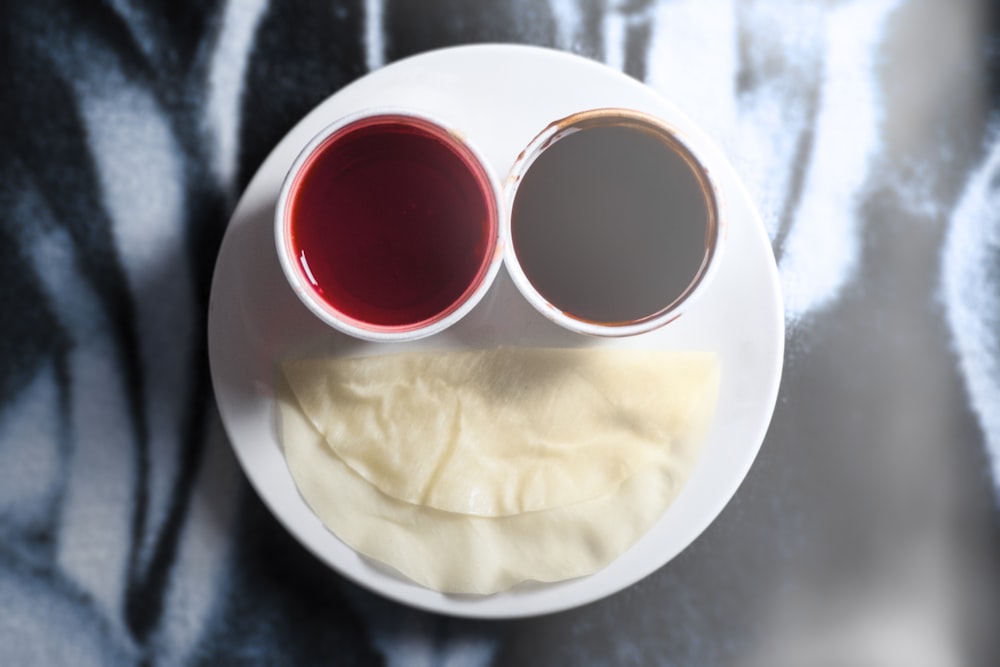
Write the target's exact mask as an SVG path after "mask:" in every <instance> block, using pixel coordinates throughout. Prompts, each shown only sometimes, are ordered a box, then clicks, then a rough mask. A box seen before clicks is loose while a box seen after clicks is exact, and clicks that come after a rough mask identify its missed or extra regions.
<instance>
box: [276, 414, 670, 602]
mask: <svg viewBox="0 0 1000 667" xmlns="http://www.w3.org/2000/svg"><path fill="white" fill-rule="evenodd" d="M278 404H279V409H280V419H281V434H282V442H283V444H284V449H285V457H286V459H287V461H288V467H289V470H290V471H291V473H292V477H293V478H294V479H295V483H296V485H297V486H298V488H299V492H300V493H301V494H302V497H303V498H304V499H305V501H306V502H307V503H308V504H309V506H310V507H311V508H312V510H313V512H314V513H315V514H316V515H317V516H318V517H319V519H320V520H321V521H322V522H323V523H324V525H326V527H327V528H328V529H330V530H331V531H332V532H333V533H334V534H336V535H337V537H339V538H340V539H341V540H342V541H343V542H345V543H346V544H347V545H348V546H350V547H351V548H353V549H354V550H355V551H357V552H359V553H360V554H363V555H365V556H368V557H369V558H372V559H375V560H377V561H380V562H381V563H383V564H385V565H388V566H390V567H391V568H393V569H395V570H396V571H398V572H400V573H402V574H403V575H404V576H406V577H408V578H409V579H411V580H413V581H414V582H416V583H418V584H420V585H422V586H426V587H428V588H431V589H433V590H437V591H441V592H444V593H464V594H480V595H484V594H490V593H496V592H499V591H503V590H506V589H508V588H510V587H511V586H514V585H515V584H517V583H519V582H522V581H540V582H548V581H558V580H563V579H568V578H572V577H579V576H583V575H586V574H590V573H592V572H594V571H596V570H598V569H599V568H601V567H603V566H604V565H606V564H607V563H609V562H610V561H611V560H613V559H614V558H616V557H617V556H618V555H620V554H621V553H622V552H624V551H625V550H626V549H628V548H629V547H630V546H631V545H632V544H633V543H634V542H635V541H636V540H637V539H638V538H639V537H641V536H642V535H643V534H644V533H645V532H646V531H647V530H648V529H649V528H650V527H651V526H652V524H653V523H654V522H655V521H656V519H657V518H658V517H659V516H660V514H661V513H662V512H663V510H664V508H666V506H667V505H668V504H669V502H670V501H671V499H672V498H673V497H674V496H675V495H676V493H677V491H678V489H679V486H680V484H681V482H682V480H683V479H684V477H685V476H686V474H687V472H688V471H687V470H676V471H674V472H673V474H670V473H668V472H667V471H666V470H664V469H662V468H659V467H654V468H650V469H646V470H642V471H640V472H638V473H636V474H635V475H634V476H632V477H631V478H629V479H628V480H627V481H626V482H625V483H624V484H623V485H622V486H621V487H620V488H619V489H614V490H613V491H612V493H609V494H607V495H604V496H602V497H600V498H597V499H595V500H590V501H587V502H584V503H579V504H577V505H571V506H568V507H560V508H556V509H551V510H544V511H540V512H531V513H528V514H517V515H513V516H507V517H499V518H489V517H478V516H470V515H463V514H455V513H452V512H443V511H441V510H436V509H433V508H429V507H422V506H419V505H413V504H410V503H407V502H403V501H400V500H397V499H395V498H392V497H390V496H387V495H386V494H384V493H382V492H381V491H379V490H378V489H376V488H375V487H374V486H372V485H371V484H370V483H368V482H367V481H365V480H364V479H362V478H361V477H359V476H358V475H357V474H355V473H354V472H353V471H352V470H351V469H350V468H348V467H347V466H346V465H345V464H344V463H343V462H342V461H341V460H340V459H339V458H338V457H337V455H336V454H334V453H333V451H332V450H331V449H330V448H329V447H328V446H327V445H326V442H325V440H324V438H323V436H322V435H320V434H319V433H318V432H317V431H316V429H315V428H314V427H313V425H312V424H311V423H310V422H309V421H307V420H306V419H305V417H304V415H303V414H302V412H301V410H300V409H299V406H298V405H295V404H294V398H291V397H289V396H287V395H286V396H284V397H279V403H278Z"/></svg>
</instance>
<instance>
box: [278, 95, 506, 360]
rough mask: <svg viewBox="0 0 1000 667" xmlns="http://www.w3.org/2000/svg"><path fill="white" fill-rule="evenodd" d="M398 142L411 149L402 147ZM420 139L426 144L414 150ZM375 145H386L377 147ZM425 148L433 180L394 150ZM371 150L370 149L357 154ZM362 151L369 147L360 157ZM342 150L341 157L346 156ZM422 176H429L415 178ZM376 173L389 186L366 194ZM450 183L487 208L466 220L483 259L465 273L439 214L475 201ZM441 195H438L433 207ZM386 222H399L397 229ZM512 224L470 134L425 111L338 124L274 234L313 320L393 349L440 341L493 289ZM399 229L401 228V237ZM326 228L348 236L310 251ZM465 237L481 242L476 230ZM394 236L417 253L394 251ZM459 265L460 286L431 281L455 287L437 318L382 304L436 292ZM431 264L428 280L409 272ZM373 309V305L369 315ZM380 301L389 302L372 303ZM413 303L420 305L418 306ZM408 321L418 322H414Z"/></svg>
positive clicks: (285, 203) (378, 112) (298, 181)
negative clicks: (438, 270)
mask: <svg viewBox="0 0 1000 667" xmlns="http://www.w3.org/2000/svg"><path fill="white" fill-rule="evenodd" d="M365 133H367V134H365ZM394 133H397V134H398V136H401V137H411V139H405V138H404V139H399V138H398V137H397V134H394ZM414 135H416V136H417V137H418V138H422V139H412V136H414ZM378 136H382V137H383V138H382V140H381V143H379V141H380V140H379V139H378ZM372 137H375V139H373V138H372ZM385 137H389V138H388V139H386V138H385ZM424 140H426V142H427V144H426V146H427V147H429V148H427V150H428V151H430V152H429V153H427V154H428V155H435V156H436V157H435V158H434V159H435V160H437V161H438V162H437V163H435V164H434V165H432V166H431V167H427V168H426V169H424V167H425V166H426V165H423V166H422V163H420V159H423V158H420V159H416V158H415V157H414V156H415V155H418V154H419V152H414V149H412V144H406V145H407V146H411V148H403V149H400V150H396V146H397V144H398V142H399V141H411V142H412V141H424ZM365 141H367V142H368V144H364V143H359V142H365ZM393 141H396V142H397V144H393V143H392V142H393ZM352 142H353V143H352ZM373 142H374V143H373ZM359 145H360V146H366V148H365V149H364V150H361V149H358V148H357V146H359ZM398 145H400V146H402V145H403V144H398ZM420 145H424V144H420ZM373 147H374V148H373ZM435 147H436V148H435ZM337 151H341V152H342V153H343V154H342V155H338V153H337ZM350 151H354V153H356V154H351V153H350ZM400 151H402V152H400ZM407 151H409V152H407ZM337 160H340V161H341V162H343V163H344V164H340V163H337V162H336V161H337ZM379 160H381V161H382V162H378V161H379ZM407 160H409V162H407ZM428 164H429V163H428ZM331 165H332V166H331ZM324 169H325V170H326V172H327V173H325V172H323V170H324ZM365 170H368V171H365ZM415 170H416V171H415ZM421 170H422V171H421ZM463 170H464V173H463ZM438 172H440V173H438ZM414 173H420V174H422V175H421V176H420V178H419V179H418V178H416V177H415V176H413V174H414ZM370 174H375V175H376V176H379V175H381V180H380V182H378V183H376V185H377V187H370V183H371V181H372V180H376V181H378V180H379V179H378V178H376V179H372V178H368V175H370ZM411 177H412V178H411ZM439 177H443V178H444V179H445V181H442V180H441V178H439ZM451 177H454V178H455V179H460V180H461V183H462V184H463V185H462V186H461V187H464V188H465V189H466V190H468V191H470V192H471V190H470V187H471V186H470V185H469V183H470V182H472V183H474V184H475V186H476V188H477V190H476V193H475V195H472V196H473V197H478V198H479V199H480V200H481V201H479V202H478V203H474V204H473V205H470V206H471V208H470V209H469V210H475V211H476V215H475V216H470V217H476V218H477V219H469V220H468V221H467V223H468V225H470V226H476V227H478V228H479V233H480V234H481V235H482V243H479V242H478V241H477V242H476V244H475V249H474V250H468V249H467V248H466V249H464V250H461V252H465V253H467V254H469V253H473V252H474V253H475V257H474V259H468V258H466V257H465V255H463V259H462V260H461V262H459V261H458V260H456V261H455V262H451V260H450V258H449V256H448V253H450V252H452V250H451V249H450V248H451V246H450V245H449V244H451V243H452V241H453V240H454V239H452V238H450V237H446V236H444V235H443V233H442V231H441V229H442V228H441V227H435V226H434V225H435V224H436V223H435V220H437V219H439V218H441V216H442V215H443V216H445V217H446V218H448V219H451V218H449V217H448V216H452V217H455V216H456V215H458V214H455V213H454V211H449V210H448V206H449V205H451V204H455V203H456V202H460V201H466V200H467V199H468V197H466V199H462V197H459V196H457V195H454V193H453V192H452V191H451V190H449V189H448V183H447V182H446V181H447V179H448V178H451ZM414 179H416V180H414ZM421 179H422V180H421ZM455 182H456V183H457V182H459V180H455ZM442 183H443V184H442ZM422 185H433V186H434V187H422ZM455 187H459V186H455ZM407 188H409V189H407ZM369 189H370V190H371V192H369ZM330 193H333V194H330ZM442 193H443V194H442ZM449 193H451V194H449ZM438 194H442V196H441V197H437V195H438ZM466 194H468V193H466ZM325 197H326V198H328V200H327V199H324V198H325ZM435 197H437V198H435ZM449 197H450V198H449ZM328 201H329V202H330V203H328ZM343 202H348V203H349V205H347V206H345V205H344V204H343ZM453 208H454V207H453ZM463 210H464V209H463ZM390 216H393V217H391V224H390ZM421 216H423V217H421ZM483 216H485V218H484V217H483ZM414 220H417V222H414ZM456 220H457V218H456V219H455V220H452V221H451V223H449V224H452V225H453V227H451V228H452V229H458V231H459V232H460V233H459V234H457V235H455V236H462V237H463V238H464V234H465V232H466V231H467V230H465V229H464V228H460V227H455V226H454V225H456V224H457V222H456ZM507 223H508V217H507V216H506V214H505V213H504V206H503V196H502V193H501V187H500V183H499V181H498V179H497V177H496V176H495V175H494V173H493V171H492V169H491V168H490V166H489V163H488V162H487V161H486V159H485V158H484V157H483V156H482V155H481V154H480V152H479V150H478V149H477V148H476V147H475V146H474V145H472V144H471V143H470V142H469V141H468V140H467V139H466V138H465V137H464V134H463V133H462V132H460V131H458V130H456V129H455V128H454V127H452V126H451V125H449V124H448V123H447V122H446V121H443V120H441V119H438V118H434V117H431V116H429V115H427V114H425V113H422V112H417V111H412V110H400V109H373V110H368V111H364V112H361V113H355V114H352V115H349V116H346V117H344V118H341V119H339V120H337V121H336V122H334V123H332V124H330V125H329V126H327V127H326V128H324V129H323V130H322V131H321V132H319V133H318V134H317V135H316V136H315V137H313V139H312V140H311V141H310V142H309V144H308V145H307V146H306V147H305V148H304V149H303V150H302V152H301V153H300V154H299V155H298V157H297V158H296V159H295V161H294V163H293V164H292V166H291V168H290V169H289V170H288V172H287V175H286V177H285V180H284V183H283V184H282V187H281V191H280V194H279V197H278V203H277V207H276V209H275V217H274V231H275V246H276V249H277V253H278V259H279V262H280V264H281V268H282V271H283V272H284V274H285V277H286V278H287V280H288V283H289V285H291V287H292V289H293V291H294V292H295V294H296V296H298V298H299V299H300V300H301V301H302V303H303V304H305V306H306V307H307V308H309V310H310V311H312V312H313V313H314V314H315V315H316V316H317V317H319V318H320V319H321V320H322V321H324V322H325V323H327V324H328V325H330V326H331V327H333V328H335V329H337V330H338V331H341V332H343V333H346V334H349V335H351V336H355V337H357V338H362V339H365V340H371V341H380V342H389V341H408V340H415V339H418V338H423V337H425V336H430V335H432V334H435V333H438V332H440V331H443V330H444V329H446V328H448V327H449V326H451V325H453V324H455V323H456V322H457V321H459V320H460V319H461V318H462V317H464V316H465V315H466V314H467V313H468V312H469V311H470V310H472V308H473V307H474V306H475V305H476V304H477V303H478V302H479V301H480V300H481V299H482V297H483V295H484V294H485V293H486V291H487V290H488V289H489V287H490V285H491V284H492V282H493V280H494V279H495V277H496V274H497V271H498V270H499V267H500V264H501V263H502V259H503V252H504V248H505V244H506V236H507ZM331 225H332V226H333V227H331ZM393 225H398V229H397V228H394V227H393ZM421 225H424V226H425V227H426V229H427V230H429V231H428V232H427V233H426V234H425V233H423V232H421V231H420V230H421ZM320 228H322V229H327V228H330V229H337V230H340V231H338V232H336V233H335V234H333V236H331V237H329V238H331V239H333V240H334V242H331V243H324V244H318V243H316V242H309V243H307V240H308V239H310V238H312V239H315V238H320V237H319V236H317V234H319V232H318V231H315V230H317V229H320ZM432 228H433V229H432ZM352 229H353V230H356V233H353V232H351V231H350V230H352ZM394 229H396V230H397V231H398V234H397V233H396V232H395V231H394ZM309 230H313V231H309ZM373 230H375V231H373ZM376 231H377V232H378V233H376ZM468 232H469V234H473V235H474V233H475V232H474V230H471V229H470V230H468ZM379 234H381V236H379ZM394 234H396V237H398V238H404V237H405V238H406V239H407V240H408V241H409V242H408V243H403V242H399V243H397V239H396V237H394ZM362 237H363V238H362ZM323 238H326V237H323ZM394 244H395V246H394ZM455 244H457V241H456V242H455ZM352 246H356V247H352ZM396 246H398V247H396ZM446 246H447V247H446ZM455 252H459V251H458V250H456V251H455ZM442 253H444V254H442ZM307 255H308V257H307ZM470 257H471V254H470ZM334 258H337V259H334ZM442 258H444V260H445V261H442ZM459 263H460V264H461V266H462V272H461V275H460V276H459V278H455V279H454V281H455V282H454V284H452V283H451V282H447V281H449V280H453V279H452V278H450V277H449V276H447V275H445V276H443V277H442V276H437V275H435V276H433V279H434V280H436V281H439V282H446V283H447V284H448V285H450V287H449V289H450V291H449V292H447V294H448V295H450V296H448V298H444V297H442V298H443V302H442V303H440V304H438V305H440V307H435V308H433V309H431V310H427V309H426V308H423V306H419V307H418V306H414V305H412V304H402V305H400V306H399V307H398V309H397V310H396V311H393V308H395V307H396V306H395V305H392V304H390V305H385V304H387V303H389V301H391V300H393V299H396V295H397V294H398V295H399V299H405V298H406V295H407V294H408V292H411V291H413V289H414V285H415V284H417V285H423V284H424V283H426V284H427V285H431V284H432V283H431V282H430V280H431V279H430V278H427V276H428V275H430V274H428V273H427V271H432V270H435V269H434V266H438V267H439V266H440V265H442V264H443V265H446V266H449V267H450V266H452V265H453V264H454V265H456V266H457V265H458V264H459ZM423 265H426V266H427V267H428V268H427V270H426V271H425V272H424V274H421V272H420V271H419V270H416V269H414V268H413V267H419V266H423ZM350 267H355V268H350ZM470 267H471V268H470ZM321 269H322V270H321ZM397 274H398V276H397ZM456 275H457V274H456ZM408 276H409V278H408ZM397 279H398V281H400V282H399V284H398V286H397V288H396V289H388V288H386V289H385V290H383V292H382V293H381V294H379V293H378V291H377V289H375V287H372V285H375V284H382V282H384V281H391V280H397ZM422 281H423V282H422ZM462 281H464V282H462ZM386 284H392V283H391V282H390V283H386ZM435 284H436V283H435ZM456 285H457V286H456ZM370 287H371V289H369V288H370ZM452 292H453V294H452ZM428 293H430V292H428ZM442 294H445V291H442ZM359 295H360V296H359ZM372 295H375V296H372ZM417 296H418V297H419V294H418V295H417ZM451 297H453V298H451ZM428 298H429V297H428ZM435 298H436V297H435ZM366 299H367V300H368V301H369V302H370V303H367V304H366V303H365V300H366ZM379 300H381V302H384V303H381V302H379V303H376V302H378V301H379ZM438 300H441V299H438ZM414 302H415V303H417V304H420V303H422V302H420V301H419V298H417V297H414ZM430 302H431V301H430V300H429V301H427V303H430ZM435 303H436V302H435ZM425 310H427V312H424V311H425ZM411 311H412V312H411ZM408 313H409V314H411V315H412V314H413V313H417V314H416V315H414V316H412V317H409V316H408V315H407V314H408Z"/></svg>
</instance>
